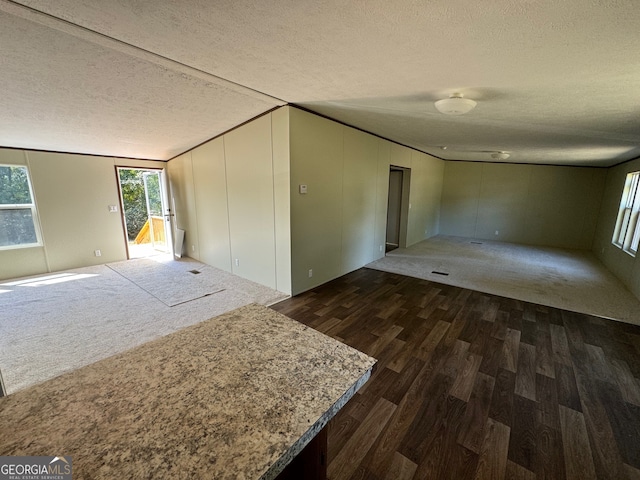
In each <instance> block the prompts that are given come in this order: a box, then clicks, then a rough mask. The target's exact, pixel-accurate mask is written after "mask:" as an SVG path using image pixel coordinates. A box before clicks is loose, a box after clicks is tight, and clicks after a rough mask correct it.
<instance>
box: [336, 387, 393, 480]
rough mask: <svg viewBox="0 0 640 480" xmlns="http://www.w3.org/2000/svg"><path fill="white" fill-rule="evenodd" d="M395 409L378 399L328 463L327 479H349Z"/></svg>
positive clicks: (383, 400) (389, 403)
mask: <svg viewBox="0 0 640 480" xmlns="http://www.w3.org/2000/svg"><path fill="white" fill-rule="evenodd" d="M396 408H397V407H396V405H395V404H393V403H391V402H390V401H388V400H385V399H384V398H380V399H378V401H377V402H376V404H375V405H374V406H373V408H372V409H371V411H370V412H369V415H367V417H366V418H365V419H364V420H363V422H362V423H361V424H360V426H359V427H358V429H357V430H356V431H355V432H354V433H353V435H352V436H351V438H349V440H348V441H347V442H346V444H345V445H344V447H343V448H342V450H340V452H339V453H338V454H337V455H336V456H335V458H334V459H333V460H332V461H331V462H330V463H329V467H328V470H327V474H328V476H329V478H335V479H338V478H349V477H350V476H351V475H352V474H353V472H354V471H355V470H356V469H357V468H358V466H359V465H360V461H361V460H362V458H363V457H364V456H365V455H366V453H367V452H368V451H369V448H370V447H371V445H372V444H373V442H374V441H375V439H376V437H377V436H378V434H379V433H380V431H381V430H382V429H383V428H384V426H385V425H386V424H387V422H388V421H389V419H390V418H391V415H393V412H395V410H396Z"/></svg>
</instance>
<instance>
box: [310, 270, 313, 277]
mask: <svg viewBox="0 0 640 480" xmlns="http://www.w3.org/2000/svg"><path fill="white" fill-rule="evenodd" d="M311 277H313V269H312V268H310V269H309V278H311Z"/></svg>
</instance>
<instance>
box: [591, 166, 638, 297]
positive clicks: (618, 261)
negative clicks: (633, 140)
mask: <svg viewBox="0 0 640 480" xmlns="http://www.w3.org/2000/svg"><path fill="white" fill-rule="evenodd" d="M637 171H640V159H638V160H634V161H631V162H626V163H624V164H622V165H618V166H616V167H611V168H609V169H608V172H607V178H606V185H605V188H604V194H603V197H602V207H601V209H600V215H599V217H598V226H597V230H596V235H595V240H594V242H593V252H594V253H595V255H596V256H597V257H598V258H599V259H600V261H601V262H602V263H604V265H605V266H606V267H607V268H608V269H609V270H611V271H612V272H613V273H614V274H615V275H616V276H617V277H618V278H619V279H620V280H621V281H622V282H623V283H624V284H625V285H626V286H627V288H628V289H629V290H630V291H631V292H632V293H633V294H634V295H635V296H636V297H638V298H639V299H640V257H639V256H636V257H632V256H631V255H629V254H628V253H626V252H623V251H622V250H621V249H620V248H617V247H615V246H614V245H613V244H612V243H611V240H612V238H613V231H614V228H615V224H616V219H617V217H618V209H619V207H620V199H621V198H622V190H623V188H624V182H625V178H626V176H627V174H628V173H630V172H637Z"/></svg>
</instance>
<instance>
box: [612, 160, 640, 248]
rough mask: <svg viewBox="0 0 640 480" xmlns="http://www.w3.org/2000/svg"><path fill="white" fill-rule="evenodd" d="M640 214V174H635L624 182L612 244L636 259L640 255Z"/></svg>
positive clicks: (630, 175)
mask: <svg viewBox="0 0 640 480" xmlns="http://www.w3.org/2000/svg"><path fill="white" fill-rule="evenodd" d="M639 212H640V172H633V173H629V174H627V179H626V181H625V182H624V190H623V191H622V199H621V200H620V209H619V211H618V220H617V221H616V228H615V230H614V232H613V240H612V243H613V244H614V245H615V246H616V247H618V248H621V249H622V250H624V251H625V252H627V253H628V254H629V255H632V256H634V257H635V256H636V253H638V243H640V221H638V213H639Z"/></svg>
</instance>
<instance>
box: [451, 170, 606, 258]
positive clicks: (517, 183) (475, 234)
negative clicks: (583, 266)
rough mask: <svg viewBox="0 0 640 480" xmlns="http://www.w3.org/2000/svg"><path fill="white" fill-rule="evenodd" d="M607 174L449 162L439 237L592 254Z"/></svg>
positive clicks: (601, 172)
mask: <svg viewBox="0 0 640 480" xmlns="http://www.w3.org/2000/svg"><path fill="white" fill-rule="evenodd" d="M606 174H607V172H606V170H605V169H601V168H585V167H560V166H547V165H520V164H504V163H479V162H446V165H445V168H444V187H443V192H442V209H441V213H440V215H441V216H440V233H441V234H444V235H457V236H462V237H469V238H479V239H494V240H499V241H505V242H514V243H522V244H529V245H540V246H551V247H559V248H576V249H587V250H590V249H591V248H592V244H593V239H594V235H595V231H596V225H597V222H598V215H599V211H600V203H601V199H602V193H603V191H604V185H605V179H606ZM496 232H497V233H496Z"/></svg>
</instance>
